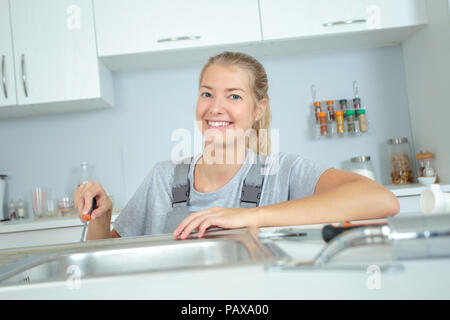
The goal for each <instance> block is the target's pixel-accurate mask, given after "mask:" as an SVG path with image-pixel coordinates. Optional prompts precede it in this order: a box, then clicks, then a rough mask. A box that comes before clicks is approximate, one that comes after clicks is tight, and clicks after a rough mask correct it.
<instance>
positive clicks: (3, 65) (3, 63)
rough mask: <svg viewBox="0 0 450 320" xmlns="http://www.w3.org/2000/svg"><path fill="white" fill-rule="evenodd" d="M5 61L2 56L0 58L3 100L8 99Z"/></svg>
mask: <svg viewBox="0 0 450 320" xmlns="http://www.w3.org/2000/svg"><path fill="white" fill-rule="evenodd" d="M5 60H6V57H5V56H4V55H3V56H2V83H3V94H4V95H5V99H8V90H6V74H5Z"/></svg>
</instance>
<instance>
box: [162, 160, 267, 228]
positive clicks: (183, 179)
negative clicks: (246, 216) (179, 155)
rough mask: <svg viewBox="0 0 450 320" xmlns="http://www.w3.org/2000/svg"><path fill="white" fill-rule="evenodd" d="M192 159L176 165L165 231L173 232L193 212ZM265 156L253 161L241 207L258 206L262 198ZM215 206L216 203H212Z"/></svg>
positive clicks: (246, 180)
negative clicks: (190, 208) (190, 175)
mask: <svg viewBox="0 0 450 320" xmlns="http://www.w3.org/2000/svg"><path fill="white" fill-rule="evenodd" d="M192 160H193V158H190V161H183V162H181V163H178V164H177V165H176V166H175V172H174V179H173V184H172V210H171V211H169V212H168V213H167V215H166V221H165V224H164V230H163V232H164V233H172V232H173V231H174V230H175V228H176V227H177V226H178V225H179V224H180V223H181V222H182V221H183V220H184V218H186V217H187V216H188V215H189V214H191V213H192V212H191V211H190V210H189V207H190V204H189V192H190V181H189V178H188V175H189V169H190V164H191V163H192ZM264 160H265V156H261V155H259V156H257V157H256V161H253V162H251V163H252V164H251V168H250V170H249V172H248V173H247V176H246V177H245V179H244V183H243V185H242V192H241V200H240V207H241V208H251V207H257V206H258V205H259V201H260V198H261V190H262V187H263V183H264V176H265V161H264ZM211 207H214V204H213V203H212V204H211Z"/></svg>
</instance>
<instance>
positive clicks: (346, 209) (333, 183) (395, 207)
mask: <svg viewBox="0 0 450 320" xmlns="http://www.w3.org/2000/svg"><path fill="white" fill-rule="evenodd" d="M258 209H259V210H258V212H257V214H256V215H255V218H256V219H258V222H257V225H258V226H260V227H263V226H281V225H299V224H315V223H328V222H337V221H351V220H365V219H378V218H386V217H388V216H392V215H395V214H396V213H398V211H399V210H400V206H399V203H398V200H397V197H396V196H395V195H394V194H393V193H392V192H390V191H389V190H388V189H386V188H385V187H383V186H382V185H380V184H378V183H376V182H374V181H372V180H370V179H368V178H366V177H363V176H361V175H358V174H355V173H352V172H347V171H343V170H336V169H328V170H326V171H325V172H324V173H323V174H322V175H321V176H320V178H319V181H318V182H317V185H316V189H315V193H314V195H312V196H310V197H306V198H302V199H295V200H290V201H286V202H281V203H277V204H272V205H268V206H264V207H259V208H258ZM256 216H257V217H256Z"/></svg>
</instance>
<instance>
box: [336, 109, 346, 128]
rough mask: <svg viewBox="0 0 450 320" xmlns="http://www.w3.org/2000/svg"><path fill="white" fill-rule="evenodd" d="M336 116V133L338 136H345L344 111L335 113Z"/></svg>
mask: <svg viewBox="0 0 450 320" xmlns="http://www.w3.org/2000/svg"><path fill="white" fill-rule="evenodd" d="M335 115H336V131H337V133H338V134H343V133H344V132H345V127H344V111H342V110H338V111H336V112H335Z"/></svg>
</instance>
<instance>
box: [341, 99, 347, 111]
mask: <svg viewBox="0 0 450 320" xmlns="http://www.w3.org/2000/svg"><path fill="white" fill-rule="evenodd" d="M339 106H340V108H341V110H342V111H344V112H345V111H347V99H341V100H339Z"/></svg>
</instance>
